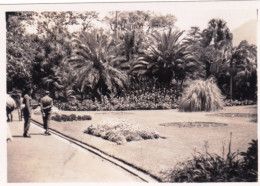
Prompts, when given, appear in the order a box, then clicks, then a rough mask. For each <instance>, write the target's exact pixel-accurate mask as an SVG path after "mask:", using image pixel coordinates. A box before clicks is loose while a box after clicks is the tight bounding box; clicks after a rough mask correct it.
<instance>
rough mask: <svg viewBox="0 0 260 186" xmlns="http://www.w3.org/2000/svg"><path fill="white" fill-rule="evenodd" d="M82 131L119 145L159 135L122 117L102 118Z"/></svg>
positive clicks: (155, 137)
mask: <svg viewBox="0 0 260 186" xmlns="http://www.w3.org/2000/svg"><path fill="white" fill-rule="evenodd" d="M84 133H86V134H91V135H94V136H98V137H101V138H103V139H106V140H109V141H112V142H115V143H117V144H119V145H120V144H123V143H125V142H130V141H139V140H146V139H157V138H159V137H160V135H159V133H158V132H156V131H154V130H152V129H149V128H144V127H141V126H139V125H136V124H132V123H131V122H129V121H128V120H122V119H106V120H103V121H102V122H101V123H100V124H97V125H91V126H89V127H88V128H87V130H85V131H84Z"/></svg>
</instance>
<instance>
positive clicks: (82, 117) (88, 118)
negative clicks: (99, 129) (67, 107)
mask: <svg viewBox="0 0 260 186" xmlns="http://www.w3.org/2000/svg"><path fill="white" fill-rule="evenodd" d="M91 119H92V118H91V116H89V115H83V116H81V120H91Z"/></svg>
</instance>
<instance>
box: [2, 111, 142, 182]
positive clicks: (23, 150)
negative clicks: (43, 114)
mask: <svg viewBox="0 0 260 186" xmlns="http://www.w3.org/2000/svg"><path fill="white" fill-rule="evenodd" d="M14 115H15V114H14ZM7 124H8V125H9V126H10V130H11V132H12V135H13V141H12V142H9V143H8V144H7V182H9V183H19V182H23V183H28V182H140V181H141V180H139V179H138V178H136V177H134V176H132V175H130V174H129V173H127V172H125V171H123V170H122V169H121V168H119V167H117V166H115V165H113V164H111V163H109V162H107V161H105V160H103V159H102V158H100V157H98V156H96V155H94V154H93V153H91V152H88V151H86V150H82V149H81V148H79V147H76V146H75V145H74V144H72V143H69V142H66V141H64V140H61V139H60V138H59V137H56V136H55V135H52V136H45V135H43V133H44V130H43V129H42V128H39V127H37V126H35V125H31V128H30V134H31V136H32V138H24V137H22V134H23V122H22V121H18V120H17V118H15V120H14V121H13V122H10V123H7Z"/></svg>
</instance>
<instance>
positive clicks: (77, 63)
mask: <svg viewBox="0 0 260 186" xmlns="http://www.w3.org/2000/svg"><path fill="white" fill-rule="evenodd" d="M72 45H73V51H72V55H70V56H69V57H67V58H64V62H65V63H66V62H67V63H69V64H70V65H71V66H72V69H73V70H74V71H75V72H76V74H77V77H76V83H77V84H78V85H80V90H81V92H84V91H85V90H87V89H89V90H91V91H92V93H93V94H94V96H95V97H98V98H100V96H101V95H107V96H112V95H116V94H118V93H120V92H123V91H124V90H125V88H126V87H127V85H128V76H127V74H126V73H123V72H121V71H120V70H117V69H116V68H114V67H112V66H111V65H110V61H112V60H113V59H115V58H116V55H115V54H113V53H111V52H110V51H111V50H109V45H108V42H107V38H106V37H105V36H103V35H102V34H98V33H97V31H92V32H81V33H80V34H79V35H78V36H76V37H75V38H74V39H73V43H72Z"/></svg>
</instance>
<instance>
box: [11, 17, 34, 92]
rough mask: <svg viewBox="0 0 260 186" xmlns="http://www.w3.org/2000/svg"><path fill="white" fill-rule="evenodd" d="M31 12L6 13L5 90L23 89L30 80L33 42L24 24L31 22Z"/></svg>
mask: <svg viewBox="0 0 260 186" xmlns="http://www.w3.org/2000/svg"><path fill="white" fill-rule="evenodd" d="M32 20H33V17H32V13H31V12H7V13H6V28H7V32H6V59H7V61H6V76H7V91H11V90H12V89H20V90H23V88H24V86H27V85H28V84H30V83H31V82H32V75H31V72H32V63H33V59H34V56H35V50H34V49H35V46H36V45H35V43H34V42H33V41H32V40H31V38H30V37H28V35H27V34H26V29H25V24H31V22H32Z"/></svg>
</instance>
